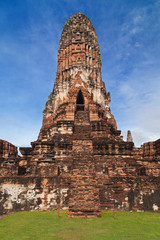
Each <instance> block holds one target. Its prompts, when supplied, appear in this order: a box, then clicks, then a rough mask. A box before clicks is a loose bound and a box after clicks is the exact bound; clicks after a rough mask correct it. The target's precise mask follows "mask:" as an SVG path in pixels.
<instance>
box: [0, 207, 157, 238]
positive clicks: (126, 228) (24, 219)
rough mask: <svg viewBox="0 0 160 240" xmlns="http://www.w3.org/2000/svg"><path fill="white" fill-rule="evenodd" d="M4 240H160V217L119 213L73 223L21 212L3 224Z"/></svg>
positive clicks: (52, 214)
mask: <svg viewBox="0 0 160 240" xmlns="http://www.w3.org/2000/svg"><path fill="white" fill-rule="evenodd" d="M0 239H1V240H19V239H21V240H36V239H38V240H51V239H52V240H53V239H56V240H85V239H86V240H87V239H88V240H103V239H105V240H106V239H109V240H140V239H141V240H160V214H158V213H148V212H145V213H136V212H116V219H114V218H113V215H110V214H105V215H102V217H101V218H91V219H87V218H83V219H72V218H68V217H67V216H66V215H64V214H62V215H60V217H59V218H57V211H53V212H17V213H14V214H13V215H11V216H8V217H6V218H3V219H2V220H0Z"/></svg>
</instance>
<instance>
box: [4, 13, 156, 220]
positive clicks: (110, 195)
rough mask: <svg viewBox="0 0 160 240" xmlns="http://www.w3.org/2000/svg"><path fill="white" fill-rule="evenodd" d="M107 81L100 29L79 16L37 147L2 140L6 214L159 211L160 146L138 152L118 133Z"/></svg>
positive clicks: (62, 52) (61, 55) (62, 46)
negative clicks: (58, 210) (63, 210)
mask: <svg viewBox="0 0 160 240" xmlns="http://www.w3.org/2000/svg"><path fill="white" fill-rule="evenodd" d="M110 101H111V98H110V93H107V92H106V89H105V84H104V82H103V81H102V77H101V56H100V50H99V45H98V40H97V35H96V32H95V29H94V27H93V25H92V23H91V22H90V20H89V19H88V17H86V16H85V15H84V14H81V13H76V14H74V15H73V16H71V17H70V18H69V20H68V21H67V23H66V24H65V26H64V28H63V32H62V35H61V39H60V43H59V49H58V66H57V73H56V79H55V84H54V88H53V91H52V92H51V93H50V95H49V97H48V101H47V102H46V105H45V108H44V111H43V123H42V128H41V130H40V133H39V136H38V139H37V140H36V141H34V142H32V143H31V147H21V148H20V151H21V153H22V156H18V152H17V148H16V147H15V146H13V145H12V144H10V143H8V142H6V141H3V140H1V141H0V196H2V197H1V198H0V213H5V212H8V211H17V210H25V211H26V210H52V209H54V208H57V207H58V205H61V207H63V206H64V205H65V206H66V205H67V206H69V216H70V217H86V216H87V217H88V216H90V217H97V216H100V215H101V211H100V210H101V207H104V208H105V207H107V208H111V207H112V206H113V204H115V207H116V208H117V209H119V210H120V209H122V210H134V211H136V210H147V211H152V210H153V211H159V210H160V202H159V196H160V190H159V189H160V181H159V176H160V164H159V163H160V151H159V149H160V139H159V140H157V141H155V142H148V143H145V144H143V145H142V147H141V148H136V147H135V146H134V143H133V139H132V136H131V132H130V131H128V136H127V141H124V140H123V137H122V136H121V131H119V130H117V125H116V121H115V119H114V116H113V115H112V114H111V110H110Z"/></svg>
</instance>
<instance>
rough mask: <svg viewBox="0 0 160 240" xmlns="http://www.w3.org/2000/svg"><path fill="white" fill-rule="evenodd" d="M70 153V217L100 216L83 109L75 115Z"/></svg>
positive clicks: (88, 135)
mask: <svg viewBox="0 0 160 240" xmlns="http://www.w3.org/2000/svg"><path fill="white" fill-rule="evenodd" d="M72 155H73V165H72V176H71V187H70V198H69V204H70V208H69V212H70V217H85V216H87V217H89V216H90V217H93V216H94V217H95V216H100V215H101V214H100V206H99V204H100V200H99V189H98V187H97V179H96V174H95V163H94V157H93V145H92V139H91V138H90V125H89V117H88V113H87V112H85V111H79V112H77V113H76V116H75V128H74V139H73V148H72Z"/></svg>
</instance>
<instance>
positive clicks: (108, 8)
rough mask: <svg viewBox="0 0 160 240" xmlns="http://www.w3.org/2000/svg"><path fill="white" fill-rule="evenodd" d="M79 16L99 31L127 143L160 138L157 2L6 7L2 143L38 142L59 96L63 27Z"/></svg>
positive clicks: (47, 0)
mask: <svg viewBox="0 0 160 240" xmlns="http://www.w3.org/2000/svg"><path fill="white" fill-rule="evenodd" d="M76 12H82V13H84V14H86V15H87V16H88V17H89V19H90V20H91V22H92V24H93V26H94V27H95V29H96V33H97V36H98V41H99V45H100V50H101V57H102V77H103V81H104V82H105V84H106V89H107V91H110V92H111V100H112V101H111V112H112V114H114V116H115V119H116V121H117V125H118V129H119V130H122V135H123V136H124V139H125V138H126V132H127V130H128V129H130V130H131V132H132V135H133V139H134V142H135V145H136V146H140V145H141V144H142V143H143V142H147V141H153V140H156V139H158V138H160V104H159V103H160V1H159V0H134V1H129V0H85V1H84V0H5V1H4V0H3V1H2V0H0V138H1V139H4V140H7V141H10V142H11V143H13V144H15V145H16V146H29V145H30V142H32V141H35V140H36V139H37V136H38V133H39V131H40V128H41V125H42V111H43V109H44V105H45V102H46V101H47V99H48V95H49V94H50V92H51V91H52V89H53V85H54V80H55V76H56V70H57V53H58V44H59V40H60V36H61V33H62V30H63V26H64V23H65V22H66V21H67V19H68V18H69V17H70V16H71V15H72V14H74V13H76Z"/></svg>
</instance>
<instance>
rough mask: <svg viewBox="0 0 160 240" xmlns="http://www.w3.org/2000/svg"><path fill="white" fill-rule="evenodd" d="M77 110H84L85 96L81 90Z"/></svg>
mask: <svg viewBox="0 0 160 240" xmlns="http://www.w3.org/2000/svg"><path fill="white" fill-rule="evenodd" d="M76 110H77V111H84V97H83V93H82V91H81V90H79V92H78V95H77V101H76Z"/></svg>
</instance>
